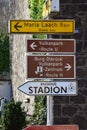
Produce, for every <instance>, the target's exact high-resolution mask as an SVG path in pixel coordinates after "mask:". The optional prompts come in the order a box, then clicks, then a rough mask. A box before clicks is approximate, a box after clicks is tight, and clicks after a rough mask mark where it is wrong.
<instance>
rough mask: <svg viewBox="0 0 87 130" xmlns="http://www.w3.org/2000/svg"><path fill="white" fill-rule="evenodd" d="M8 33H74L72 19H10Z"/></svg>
mask: <svg viewBox="0 0 87 130" xmlns="http://www.w3.org/2000/svg"><path fill="white" fill-rule="evenodd" d="M9 31H10V33H30V34H31V33H46V34H49V33H50V34H52V33H74V32H75V22H74V20H71V19H70V20H67V19H65V20H10V28H9Z"/></svg>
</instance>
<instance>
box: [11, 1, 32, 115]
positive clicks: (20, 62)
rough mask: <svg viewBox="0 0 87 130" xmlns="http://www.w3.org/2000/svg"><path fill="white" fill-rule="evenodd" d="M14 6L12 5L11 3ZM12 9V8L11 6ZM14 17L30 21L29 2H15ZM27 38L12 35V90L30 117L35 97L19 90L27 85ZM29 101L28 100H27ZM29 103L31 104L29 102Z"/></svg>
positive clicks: (24, 35)
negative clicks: (21, 86)
mask: <svg viewBox="0 0 87 130" xmlns="http://www.w3.org/2000/svg"><path fill="white" fill-rule="evenodd" d="M11 4H12V3H11ZM10 7H11V6H10ZM13 8H14V10H13V13H14V14H13V15H12V16H13V17H12V16H11V19H19V20H21V19H24V20H26V19H29V10H28V3H27V0H18V1H17V0H14V1H13ZM26 37H28V38H29V35H28V34H10V40H11V42H10V44H11V48H12V51H11V57H12V58H11V59H12V67H11V69H12V71H11V74H12V75H11V78H12V88H13V97H14V99H15V100H16V101H22V102H23V106H24V107H25V110H26V111H28V112H27V113H28V114H29V115H32V113H33V105H34V97H33V96H32V97H29V96H27V95H25V94H24V93H22V92H20V91H19V90H18V87H19V86H20V85H22V84H24V83H25V77H26V76H25V71H26V67H25V66H26V57H25V51H26ZM27 99H28V100H27ZM27 101H29V102H27Z"/></svg>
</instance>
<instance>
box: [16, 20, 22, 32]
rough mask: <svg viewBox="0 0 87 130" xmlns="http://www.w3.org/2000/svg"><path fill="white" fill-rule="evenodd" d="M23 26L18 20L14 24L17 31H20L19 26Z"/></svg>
mask: <svg viewBox="0 0 87 130" xmlns="http://www.w3.org/2000/svg"><path fill="white" fill-rule="evenodd" d="M21 27H22V26H20V25H19V22H17V23H16V24H15V25H14V28H15V29H16V30H17V31H20V30H19V28H21Z"/></svg>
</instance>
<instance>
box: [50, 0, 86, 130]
mask: <svg viewBox="0 0 87 130" xmlns="http://www.w3.org/2000/svg"><path fill="white" fill-rule="evenodd" d="M53 19H74V20H75V26H76V33H74V34H72V35H52V36H51V37H52V38H60V37H61V38H68V39H70V38H74V39H75V40H76V80H77V86H78V94H77V96H69V97H64V96H61V97H60V96H59V97H58V96H55V97H54V108H53V111H54V123H53V124H55V125H58V124H78V125H79V128H80V130H87V1H86V0H66V1H64V0H60V13H59V14H58V15H56V16H53Z"/></svg>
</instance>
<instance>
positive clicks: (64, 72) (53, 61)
mask: <svg viewBox="0 0 87 130" xmlns="http://www.w3.org/2000/svg"><path fill="white" fill-rule="evenodd" d="M75 76H76V74H75V56H74V55H58V56H55V55H54V56H51V55H50V56H47V55H45V56H34V55H32V56H27V78H49V79H50V78H51V79H75Z"/></svg>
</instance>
